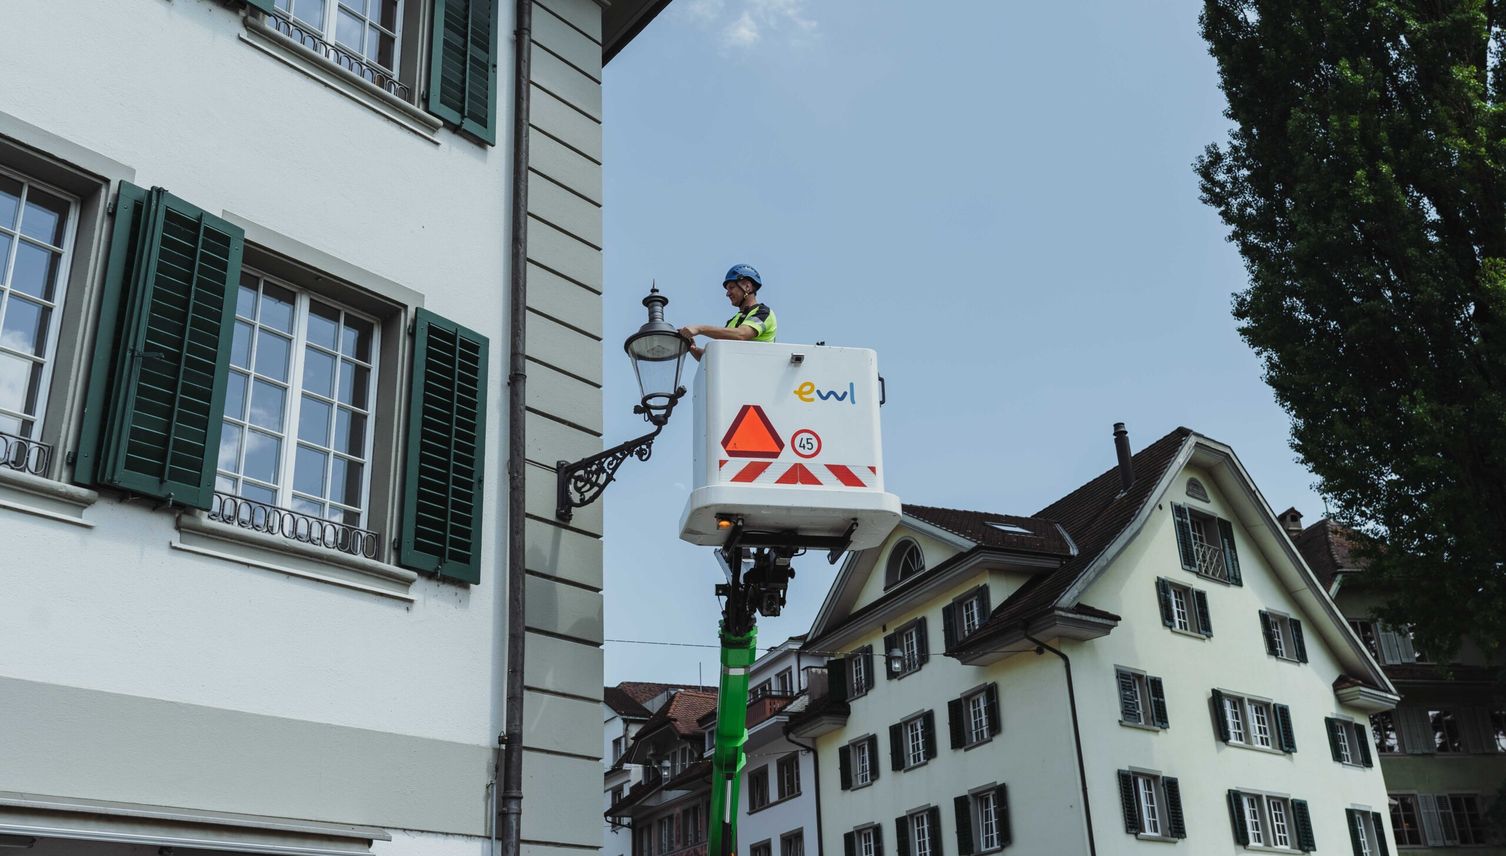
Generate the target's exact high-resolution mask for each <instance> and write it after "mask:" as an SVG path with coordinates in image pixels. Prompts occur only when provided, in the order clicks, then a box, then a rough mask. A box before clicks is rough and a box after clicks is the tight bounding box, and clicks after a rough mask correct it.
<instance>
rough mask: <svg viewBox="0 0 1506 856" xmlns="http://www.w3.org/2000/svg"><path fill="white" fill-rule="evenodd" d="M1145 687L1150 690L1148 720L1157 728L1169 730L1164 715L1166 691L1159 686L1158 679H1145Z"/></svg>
mask: <svg viewBox="0 0 1506 856" xmlns="http://www.w3.org/2000/svg"><path fill="white" fill-rule="evenodd" d="M1145 685H1146V687H1147V688H1148V689H1149V690H1150V718H1151V722H1152V723H1153V724H1154V725H1155V726H1156V727H1157V728H1169V727H1170V726H1171V722H1170V720H1169V719H1168V718H1167V714H1166V689H1165V687H1164V686H1162V684H1161V679H1160V678H1146V679H1145Z"/></svg>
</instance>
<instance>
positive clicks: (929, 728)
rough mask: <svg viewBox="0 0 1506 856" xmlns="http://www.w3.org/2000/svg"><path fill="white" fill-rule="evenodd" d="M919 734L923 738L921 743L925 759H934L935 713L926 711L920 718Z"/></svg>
mask: <svg viewBox="0 0 1506 856" xmlns="http://www.w3.org/2000/svg"><path fill="white" fill-rule="evenodd" d="M921 733H922V735H923V736H924V737H925V740H924V741H923V742H924V744H925V750H926V759H927V760H930V759H931V758H935V757H936V711H934V710H928V711H926V712H925V715H924V716H923V717H921Z"/></svg>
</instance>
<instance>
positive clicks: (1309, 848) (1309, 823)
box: [1292, 800, 1318, 853]
mask: <svg viewBox="0 0 1506 856" xmlns="http://www.w3.org/2000/svg"><path fill="white" fill-rule="evenodd" d="M1292 820H1294V821H1296V826H1297V849H1298V850H1301V851H1302V852H1303V853H1311V852H1313V851H1314V850H1317V849H1318V843H1317V839H1316V838H1315V837H1314V836H1313V818H1312V812H1311V811H1309V810H1308V808H1307V800H1292Z"/></svg>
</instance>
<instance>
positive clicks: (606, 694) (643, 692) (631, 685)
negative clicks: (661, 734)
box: [601, 681, 716, 719]
mask: <svg viewBox="0 0 1506 856" xmlns="http://www.w3.org/2000/svg"><path fill="white" fill-rule="evenodd" d="M668 690H702V691H705V692H715V691H716V688H715V687H703V686H697V685H695V684H658V683H651V682H648V681H623V682H622V683H620V684H618V685H617V686H615V687H604V688H602V693H601V700H602V701H604V702H606V704H607V706H608V707H610V708H612V710H615V711H617V713H618V714H619V715H621V716H626V717H631V718H636V719H647V718H648V717H649V711H648V708H646V707H644V705H645V704H647V703H648V702H649V701H651V700H653V698H654V697H655V696H658V695H659V694H661V693H664V692H666V691H668Z"/></svg>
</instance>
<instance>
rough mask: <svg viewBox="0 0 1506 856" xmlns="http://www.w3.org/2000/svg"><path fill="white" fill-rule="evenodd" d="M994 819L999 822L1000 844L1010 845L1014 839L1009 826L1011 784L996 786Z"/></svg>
mask: <svg viewBox="0 0 1506 856" xmlns="http://www.w3.org/2000/svg"><path fill="white" fill-rule="evenodd" d="M994 820H995V821H997V822H998V824H999V844H1000V845H1002V846H1004V847H1008V846H1009V845H1010V842H1011V841H1013V840H1014V836H1013V835H1012V834H1011V832H1010V827H1009V786H1008V785H1000V786H998V787H997V788H994Z"/></svg>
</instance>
